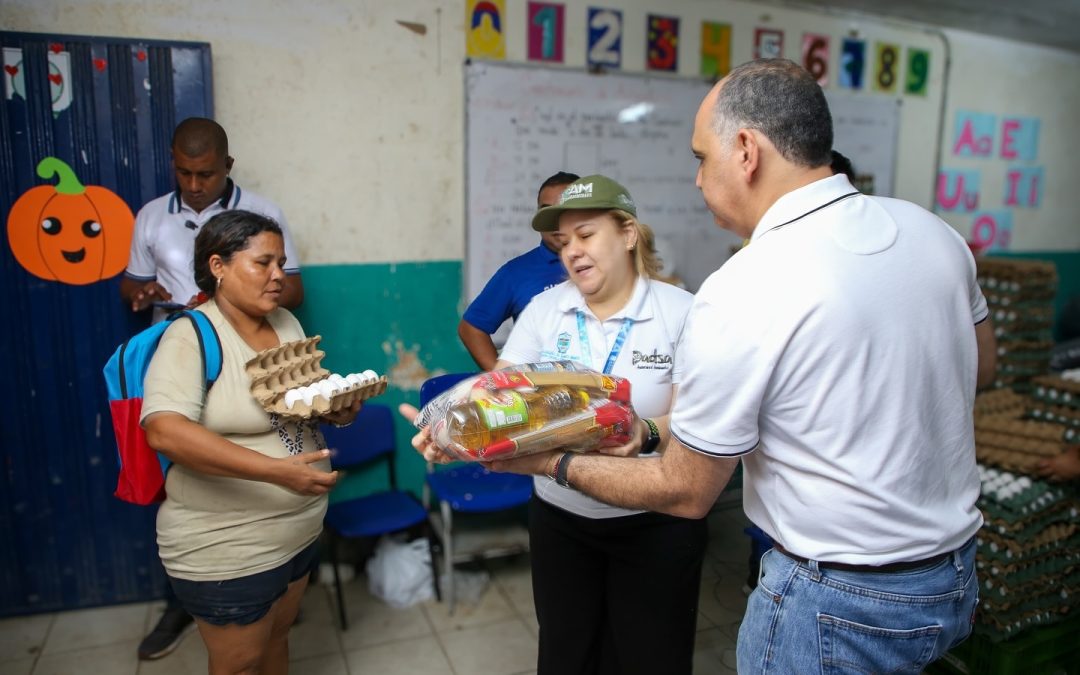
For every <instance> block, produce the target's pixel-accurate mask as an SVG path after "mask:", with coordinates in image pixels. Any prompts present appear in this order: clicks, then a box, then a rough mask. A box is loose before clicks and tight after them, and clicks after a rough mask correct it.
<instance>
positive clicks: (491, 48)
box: [465, 0, 506, 59]
mask: <svg viewBox="0 0 1080 675" xmlns="http://www.w3.org/2000/svg"><path fill="white" fill-rule="evenodd" d="M505 15H506V0H468V2H466V3H465V55H466V56H469V57H470V58H473V57H475V58H484V59H505V58H506V34H505V33H504V32H503V16H505Z"/></svg>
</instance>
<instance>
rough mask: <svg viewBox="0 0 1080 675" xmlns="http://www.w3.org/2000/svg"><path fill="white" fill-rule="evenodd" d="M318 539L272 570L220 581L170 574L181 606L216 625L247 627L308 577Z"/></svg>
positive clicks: (314, 565) (194, 615)
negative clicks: (289, 589) (292, 584)
mask: <svg viewBox="0 0 1080 675" xmlns="http://www.w3.org/2000/svg"><path fill="white" fill-rule="evenodd" d="M317 545H318V542H312V544H311V545H310V546H308V547H307V548H305V549H304V550H302V551H300V552H299V553H297V554H296V555H295V556H293V559H292V560H290V561H289V562H287V563H285V564H284V565H281V566H280V567H275V568H274V569H272V570H267V571H265V572H259V573H258V574H252V575H250V576H246V577H239V578H236V579H225V580H223V581H189V580H187V579H176V578H174V577H169V583H170V584H172V588H173V591H174V592H175V593H176V597H177V599H179V600H180V604H181V606H183V608H184V609H185V610H186V611H187V613H188V614H190V615H192V616H193V617H195V618H196V619H201V620H203V621H205V622H206V623H210V624H214V625H215V626H224V625H227V624H231V623H234V624H238V625H241V626H246V625H248V624H252V623H255V622H256V621H258V620H259V619H261V618H263V617H264V616H266V613H267V612H269V611H270V607H271V606H273V604H274V603H275V602H277V599H278V598H280V597H281V596H283V595H285V591H287V590H288V588H289V584H291V583H292V582H294V581H296V580H297V579H301V578H303V577H305V576H307V575H308V574H309V573H310V572H311V571H312V570H313V569H315V567H316V566H317V565H318V562H319V561H318V549H317Z"/></svg>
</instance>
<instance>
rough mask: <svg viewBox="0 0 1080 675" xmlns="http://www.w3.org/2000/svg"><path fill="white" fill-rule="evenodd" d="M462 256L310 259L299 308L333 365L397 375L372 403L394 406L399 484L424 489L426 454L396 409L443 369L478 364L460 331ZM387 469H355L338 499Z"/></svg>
mask: <svg viewBox="0 0 1080 675" xmlns="http://www.w3.org/2000/svg"><path fill="white" fill-rule="evenodd" d="M461 274H462V271H461V261H446V262H426V263H395V264H373V265H314V266H306V267H304V304H303V305H302V306H301V307H300V309H299V310H297V312H296V315H297V317H298V318H299V319H300V322H301V323H302V324H303V326H304V330H305V332H307V334H308V335H321V336H322V342H320V343H319V346H320V348H321V349H322V350H323V351H324V352H326V357H325V359H324V360H323V366H324V367H325V368H327V369H329V370H330V371H331V372H338V373H343V374H344V373H355V372H359V371H362V370H365V369H367V368H370V369H372V370H374V371H376V372H377V373H379V374H380V375H386V376H387V377H388V379H389V380H390V388H389V389H387V391H386V393H385V394H383V395H382V396H379V397H378V398H376V399H373V400H372V402H373V403H381V404H384V405H388V406H390V407H391V408H393V409H394V411H395V415H394V418H395V425H396V431H397V438H398V456H397V473H398V484H399V487H402V488H404V489H407V490H410V491H412V492H413V493H414V494H416V495H417V496H419V495H420V491H421V488H422V486H423V482H424V471H425V468H424V461H423V459H422V458H421V457H420V456H419V455H418V454H416V452H414V451H413V450H412V447H411V446H410V445H409V439H410V438H411V437H412V434H413V428H412V426H411V425H410V424H409V423H407V422H406V421H405V419H404V418H402V417H400V416H399V415H397V405H398V404H399V403H402V402H407V403H412V404H413V405H416V404H417V403H418V402H419V400H420V399H419V390H420V384H421V383H422V382H423V381H424V380H425V379H427V378H428V377H430V376H432V375H437V374H439V373H444V372H457V371H471V370H476V365H475V364H474V363H473V361H472V359H471V358H470V357H469V354H468V352H467V351H465V348H464V347H463V346H462V345H461V342H460V341H459V340H458V337H457V324H458V320H459V319H460V318H461V315H460V313H459V309H458V307H459V304H460V302H461V280H462V276H461ZM384 481H385V473H384V472H382V471H370V472H364V473H362V474H358V475H351V476H348V477H347V478H346V479H344V480H343V481H342V482H341V483H339V484H338V488H337V489H335V490H334V492H333V493H331V494H332V496H331V499H332V500H336V499H343V498H349V497H352V496H354V495H357V494H361V493H363V492H366V491H369V490H370V489H373V488H375V487H378V486H381V485H382V484H383V483H384Z"/></svg>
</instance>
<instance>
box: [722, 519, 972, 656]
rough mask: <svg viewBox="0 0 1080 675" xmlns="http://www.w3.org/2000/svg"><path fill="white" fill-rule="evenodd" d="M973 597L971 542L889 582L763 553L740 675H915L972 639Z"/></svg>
mask: <svg viewBox="0 0 1080 675" xmlns="http://www.w3.org/2000/svg"><path fill="white" fill-rule="evenodd" d="M978 593H979V584H978V580H977V579H976V577H975V540H974V538H972V540H971V541H969V542H968V543H967V544H965V545H964V546H962V547H961V548H959V549H958V550H957V551H955V552H954V553H952V554H951V555H950V556H948V557H946V558H945V559H944V560H942V561H940V562H938V563H937V564H934V565H930V566H926V567H920V568H917V569H912V570H906V571H901V572H889V573H882V572H850V571H839V570H833V569H820V568H819V567H818V563H817V562H816V561H810V562H808V563H799V562H796V561H795V560H793V559H791V558H789V557H787V556H785V555H784V554H782V553H780V552H779V551H777V550H775V549H772V550H769V551H768V552H767V553H765V555H764V556H762V558H761V577H760V579H759V583H758V586H757V588H756V589H755V590H754V592H753V593H752V594H751V595H750V598H749V600H748V602H747V606H746V615H745V616H744V617H743V622H742V626H741V627H740V628H739V643H738V651H737V658H738V668H739V673H740V675H751V674H756V673H762V674H764V673H778V674H780V673H782V674H784V675H788V674H795V675H801V674H802V673H821V674H822V675H834V674H836V675H839V674H843V675H848V674H855V673H915V674H918V673H921V672H922V670H923V668H924V667H925V666H926V665H927V664H928V663H930V662H931V661H933V660H935V659H937V658H938V657H940V656H941V655H943V654H944V653H945V652H947V651H948V650H949V649H950V648H952V647H954V646H955V645H957V644H959V643H960V642H962V641H963V640H964V639H965V638H966V637H967V636H968V635H969V634H970V633H971V625H972V622H973V620H974V619H973V614H974V612H975V605H976V604H978V601H979V597H978Z"/></svg>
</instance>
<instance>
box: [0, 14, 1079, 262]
mask: <svg viewBox="0 0 1080 675" xmlns="http://www.w3.org/2000/svg"><path fill="white" fill-rule="evenodd" d="M604 4H605V5H607V6H611V7H616V8H621V9H623V11H624V22H625V26H624V38H623V42H624V44H623V63H624V66H623V68H624V70H627V71H641V70H643V65H644V49H645V46H644V35H645V20H646V14H647V13H649V12H653V13H664V14H668V15H673V16H678V17H679V18H680V19H681V35H682V39H681V46H680V54H679V61H680V74H682V75H686V76H693V75H695V74H696V72H697V68H698V59H699V57H698V49H699V40H700V21H702V20H710V21H725V22H729V23H731V24H732V25H733V38H734V39H733V46H732V51H733V62H734V63H739V62H741V61H745V60H747V59H749V58H750V57H751V50H752V47H751V42H752V38H753V29H754V28H755V27H756V26H775V27H778V28H780V29H783V30H784V31H785V52H786V54H787V55H788V56H789V57H791V58H795V59H798V58H799V50H800V42H801V39H802V33H803V32H821V33H827V34H829V35H831V36H832V38H833V41H834V45H835V46H834V47H833V52H834V57H833V61H834V62H833V64H832V68H833V69H834V72H835V68H836V67H837V63H836V61H837V57H836V55H835V53H836V51H837V50H838V47H839V40H840V38H841V37H843V36H845V35H848V34H856V35H858V36H859V37H861V38H864V39H867V40H868V42H869V43H870V45H871V46H872V44H873V42H874V41H876V40H883V41H891V42H896V43H898V44H900V45H902V46H904V47H908V46H914V47H921V48H924V49H928V50H930V51H931V53H932V64H931V65H932V73H931V84H930V93H929V95H928V96H927V97H925V98H918V97H910V96H905V97H903V101H904V104H903V112H902V116H901V131H900V150H899V156H898V166H897V173H898V178H897V183H896V194H897V196H901V197H904V198H907V199H911V200H913V201H916V202H918V203H921V204H923V205H925V206H930V205H931V203H932V197H933V186H934V170H935V168H936V165H937V160H938V157H937V154H936V149H935V147H934V145H935V141H936V135H937V128H938V123H939V120H940V118H941V117H940V104H941V98H940V96H941V89H942V87H941V83H942V74H943V71H944V62H945V59H944V53H945V52H944V49H945V44H944V41H943V39H942V37H941V36H940V34H938V33H937V32H934V31H924V30H922V29H921V28H919V27H913V26H910V25H903V26H901V25H896V24H890V23H887V22H884V21H878V20H874V19H867V18H865V17H863V18H848V17H843V16H840V15H836V14H825V13H811V12H808V11H805V10H796V9H788V8H776V7H769V8H766V9H762V8H761V7H760V6H755V5H754V4H751V3H747V2H735V1H724V0H715V1H705V0H668V2H666V3H651V4H650V3H647V2H645V1H644V0H612V1H611V2H608V3H604ZM568 5H570V6H568V7H567V32H566V53H567V64H566V65H567V66H568V67H581V66H582V65H583V64H584V52H585V44H584V43H585V14H586V7H587V4H586V3H580V2H574V3H568ZM525 13H526V2H525V0H507V16H506V24H505V25H506V27H507V35H508V39H507V52H508V53H507V58H508V59H509V60H514V61H524V60H525V49H526V44H525V23H526V19H525ZM464 19H465V17H464V3H462V2H454V3H440V2H438V1H437V0H401V1H399V2H394V3H390V2H379V3H359V2H356V0H317V1H313V2H310V3H293V2H289V1H287V0H232V1H231V2H211V1H210V0H173V1H172V2H169V3H144V2H138V1H135V0H114V1H112V2H104V1H101V0H67V1H66V2H60V1H59V0H4V2H3V4H2V5H0V26H3V28H4V29H5V30H16V31H32V32H49V33H70V34H91V35H107V36H118V37H141V38H148V39H175V40H194V41H205V42H209V43H211V45H212V48H213V62H214V85H215V86H214V89H215V101H216V116H217V118H218V119H219V120H220V121H221V122H222V124H223V125H224V126H225V128H226V129H227V130H228V131H229V135H230V140H231V144H232V150H233V152H232V154H233V155H234V156H235V157H236V159H237V165H236V167H235V169H234V175H235V176H236V178H237V180H238V181H240V182H241V183H242V184H243V185H246V186H248V187H249V188H251V189H253V190H255V191H257V192H261V193H263V194H265V195H267V196H269V197H271V198H273V199H274V200H276V201H277V202H279V203H280V204H281V206H282V208H283V209H284V210H285V212H286V214H287V215H288V217H289V220H290V222H291V223H293V227H294V230H295V234H296V238H297V240H298V243H299V246H300V248H301V257H302V259H303V262H304V263H305V264H312V263H363V262H387V261H391V262H392V261H416V260H445V259H453V258H460V257H461V256H462V255H463V251H464V224H463V220H464V215H463V214H464V204H463V195H464V182H463V173H462V165H463V161H464V160H463V128H464V122H463V111H462V106H463V94H462V89H463V86H462V68H461V63H462V62H463V60H464V58H465V53H464V49H465V48H464V36H463V31H464ZM398 20H402V21H408V22H416V23H419V24H422V25H423V26H424V27H425V28H426V34H425V35H418V34H416V33H414V32H412V31H410V30H408V29H406V28H405V27H402V26H400V25H398V23H397V21H398ZM948 35H949V40H950V42H951V44H952V58H953V68H952V73H951V75H950V80H949V84H950V93H949V96H948V107H949V110H950V112H949V114H948V115H947V116H946V118H945V124H946V129H951V123H952V122H951V119H952V117H951V110H952V109H955V108H956V107H963V108H965V109H972V110H978V111H991V112H992V111H1001V112H1008V113H1015V114H1029V115H1033V116H1038V117H1040V118H1041V119H1042V120H1043V128H1044V132H1043V133H1044V136H1043V143H1042V148H1041V150H1042V152H1043V153H1045V154H1044V155H1043V156H1045V157H1046V161H1045V162H1044V164H1045V167H1046V172H1047V176H1048V178H1049V180H1050V181H1051V183H1050V184H1049V185H1047V187H1046V190H1045V194H1044V203H1043V206H1042V208H1041V209H1039V210H1038V212H1037V213H1033V214H1032V219H1031V223H1032V226H1031V229H1032V231H1033V232H1036V231H1037V232H1038V233H1039V236H1038V237H1036V236H1034V234H1033V235H1032V236H1031V238H1028V237H1027V236H1026V235H1025V237H1024V238H1023V239H1022V240H1020V239H1019V238H1018V240H1017V242H1016V244H1017V245H1016V246H1015V247H1016V248H1058V249H1076V248H1080V233H1078V232H1077V230H1078V229H1080V228H1077V227H1076V226H1075V225H1074V224H1073V222H1074V221H1072V220H1070V219H1069V218H1068V214H1067V213H1066V201H1065V194H1066V193H1065V186H1070V185H1073V184H1078V179H1080V167H1078V166H1077V163H1076V162H1075V161H1070V159H1071V158H1072V157H1075V156H1077V152H1076V151H1077V150H1078V149H1080V148H1077V142H1078V141H1077V133H1076V131H1075V129H1074V128H1073V127H1066V125H1065V119H1066V117H1067V114H1068V113H1070V112H1072V111H1073V110H1075V109H1076V103H1077V102H1078V101H1077V98H1078V97H1080V87H1077V86H1076V84H1077V77H1078V75H1077V72H1080V70H1078V68H1077V67H1078V66H1080V55H1075V54H1069V53H1062V52H1056V51H1052V50H1046V49H1039V48H1034V47H1027V46H1022V45H1017V44H1015V43H1010V42H1007V41H1003V40H996V39H990V38H981V37H976V36H971V35H967V34H963V33H957V32H949V33H948ZM1001 72H1008V73H1010V74H1011V75H1015V76H1014V77H1011V78H1010V81H1009V82H1008V83H1000V86H998V85H997V84H996V83H997V82H998V80H999V77H1000V76H999V73H1001ZM1044 73H1048V74H1049V77H1048V76H1046V75H1044ZM1070 89H1071V93H1067V94H1062V93H1061V90H1065V91H1069V90H1070ZM1052 92H1057V93H1056V94H1053V95H1052ZM865 95H866V96H880V94H874V93H866V94H865ZM949 135H950V133H946V140H948V137H949ZM1051 137H1053V139H1054V140H1053V141H1050V140H1049V139H1050V138H1051ZM1049 146H1054V147H1053V148H1050V147H1049ZM856 162H857V158H856ZM962 225H963V223H961V224H959V225H958V227H960V228H961V230H962V231H963V227H962Z"/></svg>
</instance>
